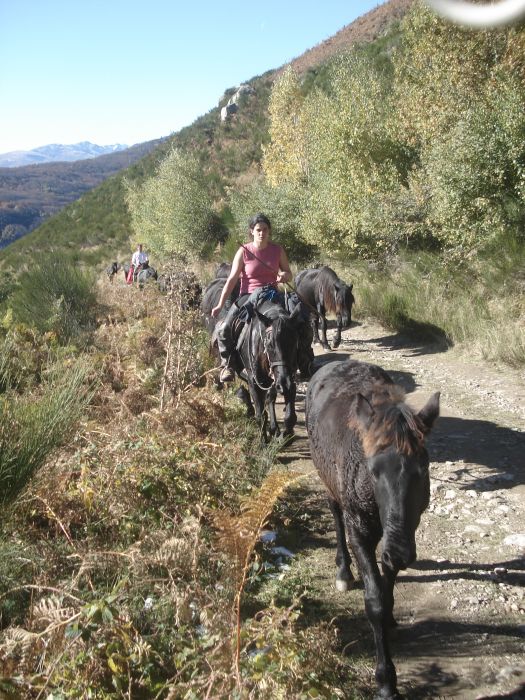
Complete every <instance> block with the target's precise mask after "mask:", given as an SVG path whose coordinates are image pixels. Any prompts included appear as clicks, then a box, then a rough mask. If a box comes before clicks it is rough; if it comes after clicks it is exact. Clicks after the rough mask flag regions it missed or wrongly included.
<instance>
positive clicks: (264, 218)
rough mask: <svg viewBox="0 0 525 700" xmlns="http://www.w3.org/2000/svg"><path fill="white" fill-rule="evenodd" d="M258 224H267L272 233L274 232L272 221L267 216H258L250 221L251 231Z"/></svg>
mask: <svg viewBox="0 0 525 700" xmlns="http://www.w3.org/2000/svg"><path fill="white" fill-rule="evenodd" d="M257 224H266V226H268V228H269V229H270V231H271V230H272V225H271V223H270V219H269V218H268V217H267V216H266V214H261V213H260V212H259V214H256V215H255V216H252V218H251V219H250V221H249V223H248V226H249V227H250V231H253V229H254V228H255V227H256V226H257Z"/></svg>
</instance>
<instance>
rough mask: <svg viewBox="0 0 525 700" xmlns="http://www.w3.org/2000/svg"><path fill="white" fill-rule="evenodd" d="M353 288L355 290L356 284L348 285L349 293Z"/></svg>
mask: <svg viewBox="0 0 525 700" xmlns="http://www.w3.org/2000/svg"><path fill="white" fill-rule="evenodd" d="M353 288H354V283H353V282H352V284H349V285H348V289H349V291H350V292H351V291H352V289H353Z"/></svg>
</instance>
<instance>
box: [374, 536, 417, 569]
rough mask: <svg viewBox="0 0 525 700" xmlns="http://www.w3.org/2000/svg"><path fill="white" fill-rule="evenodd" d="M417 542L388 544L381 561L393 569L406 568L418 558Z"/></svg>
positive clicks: (384, 548)
mask: <svg viewBox="0 0 525 700" xmlns="http://www.w3.org/2000/svg"><path fill="white" fill-rule="evenodd" d="M416 556H417V553H416V544H415V542H414V543H413V544H410V545H409V544H406V545H403V544H399V545H393V546H390V545H389V544H386V546H385V547H383V552H382V554H381V562H382V563H383V565H384V566H386V567H387V568H388V569H391V570H392V571H399V570H404V569H406V568H407V567H408V566H410V564H412V563H413V562H415V560H416Z"/></svg>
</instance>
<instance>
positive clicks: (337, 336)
mask: <svg viewBox="0 0 525 700" xmlns="http://www.w3.org/2000/svg"><path fill="white" fill-rule="evenodd" d="M336 318H337V327H336V331H335V335H334V337H333V340H332V347H333V348H334V349H335V348H338V347H339V345H340V344H341V329H342V327H343V319H342V318H341V314H340V313H337V314H336Z"/></svg>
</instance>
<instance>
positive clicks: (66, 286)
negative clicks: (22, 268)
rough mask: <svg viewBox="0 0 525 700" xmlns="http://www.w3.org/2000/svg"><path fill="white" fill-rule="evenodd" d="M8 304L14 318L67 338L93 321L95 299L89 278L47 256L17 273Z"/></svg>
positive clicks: (79, 271)
mask: <svg viewBox="0 0 525 700" xmlns="http://www.w3.org/2000/svg"><path fill="white" fill-rule="evenodd" d="M9 307H10V308H11V309H12V312H13V316H14V320H15V321H18V322H20V323H23V324H24V325H26V326H28V327H30V328H36V329H37V330H38V331H40V332H42V333H45V332H46V331H52V332H53V333H55V334H56V335H57V336H58V337H59V338H60V339H61V340H62V341H68V340H71V339H73V338H75V337H77V336H79V335H80V334H81V332H82V331H85V330H88V329H91V328H92V327H93V325H94V321H95V310H96V307H97V301H96V294H95V290H94V283H93V279H92V277H91V276H90V275H88V274H87V273H85V272H83V271H81V270H80V269H79V268H77V267H74V266H72V265H68V264H67V263H64V262H63V261H62V260H55V259H54V258H52V257H49V258H46V259H44V260H43V261H42V262H41V263H40V264H39V265H36V266H35V267H33V268H32V269H31V270H28V271H27V272H25V273H23V274H22V275H21V277H20V280H19V285H18V287H17V288H16V289H15V291H14V292H13V294H12V296H11V297H10V298H9Z"/></svg>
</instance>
